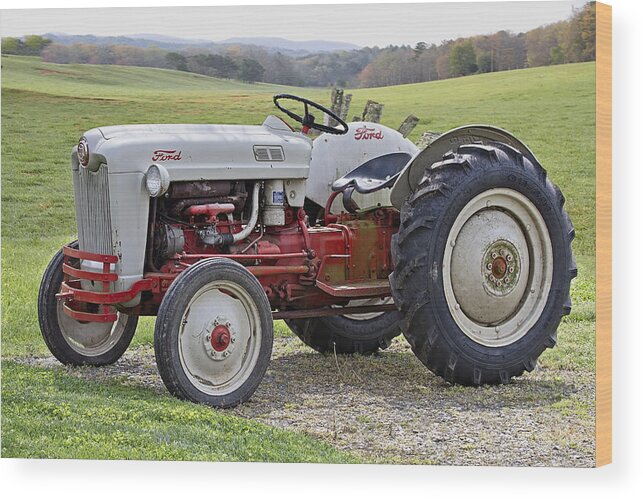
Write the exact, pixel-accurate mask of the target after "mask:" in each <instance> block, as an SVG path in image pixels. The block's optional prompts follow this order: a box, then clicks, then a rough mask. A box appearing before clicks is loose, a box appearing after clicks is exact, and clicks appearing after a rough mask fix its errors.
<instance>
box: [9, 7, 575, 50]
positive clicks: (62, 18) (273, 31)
mask: <svg viewBox="0 0 643 499" xmlns="http://www.w3.org/2000/svg"><path fill="white" fill-rule="evenodd" d="M584 3H586V0H566V1H554V2H544V1H543V2H479V3H478V2H475V3H424V4H404V3H398V4H353V5H350V4H348V5H334V4H325V5H281V6H270V5H259V6H245V7H238V6H232V7H226V6H217V7H152V8H150V7H147V8H98V9H97V8H88V9H35V10H34V9H29V10H4V9H3V10H2V11H0V33H1V34H2V36H21V35H25V34H31V33H33V34H42V33H47V32H54V33H56V32H57V33H68V34H94V35H128V34H136V33H155V34H164V35H170V36H178V37H183V38H199V39H207V40H214V41H216V40H223V39H226V38H230V37H258V36H276V37H283V38H289V39H291V40H314V39H324V40H335V41H344V42H351V43H355V44H357V45H362V46H374V45H378V46H385V45H388V44H415V43H416V42H418V41H425V42H428V43H433V42H435V43H439V42H441V41H442V40H445V39H450V38H457V37H459V36H469V35H475V34H486V33H493V32H496V31H498V30H501V29H507V30H511V31H515V32H519V31H526V30H529V29H531V28H534V27H536V26H540V25H542V24H547V23H551V22H555V21H559V20H562V19H566V18H567V17H569V16H570V15H571V14H572V7H579V6H582V5H583V4H584Z"/></svg>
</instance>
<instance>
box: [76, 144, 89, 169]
mask: <svg viewBox="0 0 643 499" xmlns="http://www.w3.org/2000/svg"><path fill="white" fill-rule="evenodd" d="M76 151H77V152H78V161H79V162H80V164H81V165H83V166H87V165H88V164H89V144H88V143H87V139H86V138H85V137H81V139H80V140H79V141H78V147H77V148H76Z"/></svg>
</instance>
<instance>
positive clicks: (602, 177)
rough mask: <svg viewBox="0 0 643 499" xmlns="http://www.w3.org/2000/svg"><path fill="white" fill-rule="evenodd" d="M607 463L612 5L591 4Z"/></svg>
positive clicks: (607, 457) (600, 455) (599, 461)
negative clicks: (594, 10) (594, 22)
mask: <svg viewBox="0 0 643 499" xmlns="http://www.w3.org/2000/svg"><path fill="white" fill-rule="evenodd" d="M611 462H612V7H611V6H610V5H607V4H604V3H599V2H597V3H596V466H603V465H606V464H609V463H611Z"/></svg>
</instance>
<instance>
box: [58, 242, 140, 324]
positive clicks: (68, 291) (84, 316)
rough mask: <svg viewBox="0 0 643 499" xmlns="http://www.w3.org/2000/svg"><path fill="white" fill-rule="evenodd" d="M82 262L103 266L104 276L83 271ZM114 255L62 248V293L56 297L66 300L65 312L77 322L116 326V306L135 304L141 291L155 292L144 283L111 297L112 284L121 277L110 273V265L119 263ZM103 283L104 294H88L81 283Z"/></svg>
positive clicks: (100, 273) (99, 292)
mask: <svg viewBox="0 0 643 499" xmlns="http://www.w3.org/2000/svg"><path fill="white" fill-rule="evenodd" d="M81 260H90V261H92V262H99V263H102V264H103V271H102V272H90V271H87V270H82V269H81V268H80V261H81ZM117 262H118V257H117V256H115V255H101V254H99V253H89V252H87V251H80V250H77V249H75V248H72V247H71V246H63V283H62V286H61V288H60V293H58V294H57V295H56V297H57V298H58V299H59V300H63V311H64V312H65V314H67V315H68V316H70V317H72V318H74V319H76V320H77V321H84V322H114V321H115V320H116V319H117V314H116V309H115V308H114V307H113V306H112V305H113V304H115V303H125V302H128V301H130V300H132V299H133V298H134V297H135V296H136V295H137V294H138V293H140V292H141V291H145V290H149V289H151V288H152V281H151V280H149V279H142V280H140V281H137V282H136V283H134V285H133V286H132V287H131V288H130V289H128V290H127V291H119V292H115V293H111V292H110V291H109V286H110V283H112V282H115V281H116V280H118V275H117V274H115V273H113V272H111V270H110V266H111V264H114V263H117ZM81 279H86V280H89V281H97V282H102V283H103V290H102V291H85V290H84V289H82V288H81V284H80V280H81Z"/></svg>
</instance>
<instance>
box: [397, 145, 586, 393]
mask: <svg viewBox="0 0 643 499" xmlns="http://www.w3.org/2000/svg"><path fill="white" fill-rule="evenodd" d="M564 201H565V200H564V197H563V195H562V194H561V192H560V190H559V189H558V188H557V187H556V186H555V185H554V184H552V183H551V181H549V180H548V179H547V175H546V172H545V170H544V169H543V168H542V167H541V166H540V165H539V164H537V163H532V162H531V161H530V160H529V159H527V158H526V157H525V156H523V155H522V154H521V153H520V152H518V151H517V150H515V149H513V148H511V147H509V146H507V145H505V144H500V143H492V144H490V145H482V144H472V145H463V146H460V147H459V148H458V149H457V150H455V151H453V152H451V153H448V154H446V155H445V157H444V161H442V162H440V163H436V164H434V165H432V166H431V167H429V168H427V169H426V171H425V173H424V176H423V178H422V179H421V181H420V183H419V185H418V186H417V188H416V190H415V192H413V193H412V194H411V195H410V197H409V198H408V199H407V200H406V201H405V203H404V206H403V207H402V212H401V226H400V231H399V233H398V234H397V235H396V236H394V238H393V242H392V251H393V257H394V262H395V271H394V273H393V274H392V277H391V284H392V290H393V295H394V297H395V302H396V304H397V305H398V307H399V308H400V310H401V311H402V321H401V326H402V330H403V332H404V335H405V336H406V338H407V340H408V341H409V343H410V344H411V346H412V348H413V351H414V352H415V354H416V355H417V357H418V358H419V359H420V360H421V361H422V362H423V363H424V364H425V365H426V366H427V367H428V368H429V369H430V370H431V371H433V372H434V373H436V374H438V375H440V376H442V377H444V378H445V379H446V380H447V381H450V382H456V383H462V384H474V385H479V384H485V383H489V384H492V383H506V382H508V381H509V380H510V378H511V377H512V376H518V375H520V374H521V373H522V372H523V371H525V370H528V371H531V370H532V369H533V368H534V367H535V365H536V360H537V359H538V357H539V356H540V354H541V353H542V352H543V351H544V350H545V348H548V347H549V348H551V347H553V346H554V345H555V343H556V330H557V328H558V324H559V323H560V320H561V317H562V316H563V315H565V314H568V313H569V312H570V310H571V299H570V295H569V288H570V282H571V279H572V278H573V277H574V276H575V275H576V264H575V262H574V258H573V255H572V251H571V242H572V239H573V237H574V230H573V227H572V224H571V222H570V220H569V217H568V216H567V214H566V213H565V211H564V210H563V204H564Z"/></svg>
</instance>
